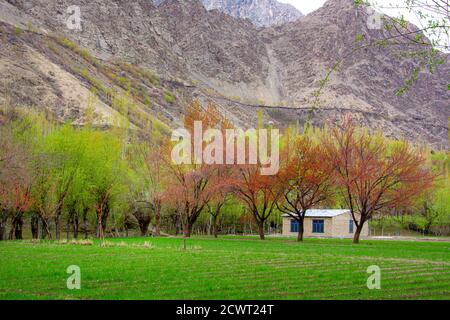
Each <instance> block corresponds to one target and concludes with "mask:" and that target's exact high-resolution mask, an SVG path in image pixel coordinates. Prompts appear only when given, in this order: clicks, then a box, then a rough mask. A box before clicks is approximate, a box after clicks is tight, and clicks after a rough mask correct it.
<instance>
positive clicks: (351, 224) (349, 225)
mask: <svg viewBox="0 0 450 320" xmlns="http://www.w3.org/2000/svg"><path fill="white" fill-rule="evenodd" d="M348 233H353V219H350V220H349V221H348Z"/></svg>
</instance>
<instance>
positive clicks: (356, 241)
mask: <svg viewBox="0 0 450 320" xmlns="http://www.w3.org/2000/svg"><path fill="white" fill-rule="evenodd" d="M363 225H364V224H363V223H361V222H360V223H359V224H358V226H357V227H356V231H355V234H354V236H353V243H355V244H357V243H359V236H360V235H361V231H362V228H363Z"/></svg>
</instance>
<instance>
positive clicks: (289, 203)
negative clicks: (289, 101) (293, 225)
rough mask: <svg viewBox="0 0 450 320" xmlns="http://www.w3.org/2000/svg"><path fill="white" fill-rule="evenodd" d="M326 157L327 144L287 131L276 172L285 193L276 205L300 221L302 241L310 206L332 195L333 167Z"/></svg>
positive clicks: (299, 232) (321, 202)
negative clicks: (293, 134)
mask: <svg viewBox="0 0 450 320" xmlns="http://www.w3.org/2000/svg"><path fill="white" fill-rule="evenodd" d="M324 158H325V149H324V147H323V146H322V145H321V144H319V143H316V142H314V141H313V139H311V138H310V137H308V136H293V137H292V135H290V134H289V133H287V134H286V142H285V144H284V147H283V149H282V152H281V159H282V160H281V168H280V172H279V174H278V175H277V177H278V180H279V181H278V184H277V186H278V188H280V189H281V194H282V196H281V198H280V201H279V202H278V203H277V207H278V209H279V210H280V211H281V212H283V213H285V214H288V215H289V216H290V217H291V218H293V219H295V220H296V221H297V222H298V237H297V240H298V241H303V231H304V219H305V215H306V212H307V210H309V209H312V208H314V207H316V206H318V205H320V204H323V203H325V202H330V200H331V198H332V193H333V187H332V177H333V167H332V166H331V164H330V162H329V161H324Z"/></svg>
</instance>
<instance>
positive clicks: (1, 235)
mask: <svg viewBox="0 0 450 320" xmlns="http://www.w3.org/2000/svg"><path fill="white" fill-rule="evenodd" d="M7 221H8V214H7V213H6V212H4V211H3V212H1V216H0V241H2V240H5V236H6V223H7Z"/></svg>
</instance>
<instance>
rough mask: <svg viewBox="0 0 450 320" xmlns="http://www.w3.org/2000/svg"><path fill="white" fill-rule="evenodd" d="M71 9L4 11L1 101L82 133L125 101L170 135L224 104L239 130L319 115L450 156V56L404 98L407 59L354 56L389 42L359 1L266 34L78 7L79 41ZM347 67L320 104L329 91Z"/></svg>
mask: <svg viewBox="0 0 450 320" xmlns="http://www.w3.org/2000/svg"><path fill="white" fill-rule="evenodd" d="M71 5H72V2H71V1H69V0H60V1H50V0H26V1H25V0H7V1H6V0H0V41H1V46H0V73H1V74H2V82H0V102H1V101H2V99H3V100H5V99H8V100H9V101H11V102H12V103H14V104H20V105H24V106H30V107H32V106H38V107H45V108H46V109H47V110H50V111H51V113H52V114H54V115H55V116H56V117H57V118H58V119H67V118H70V119H72V120H73V121H78V122H82V121H83V115H84V114H85V111H86V108H87V107H93V108H94V110H95V111H96V114H97V118H98V119H99V122H102V123H108V122H111V120H110V119H111V118H116V117H117V116H116V114H120V113H122V114H124V111H123V103H122V107H119V106H118V105H120V103H118V101H117V100H120V99H119V98H118V97H122V96H127V97H128V98H130V99H131V100H132V101H133V103H134V104H135V105H134V106H133V108H128V111H127V115H128V116H129V117H130V118H131V120H132V122H133V123H134V124H135V125H137V126H142V125H144V124H145V123H147V122H151V123H153V124H155V125H158V126H159V127H164V128H166V125H168V126H170V127H175V126H177V125H179V123H180V119H181V117H182V111H183V108H184V107H185V106H186V104H187V103H189V101H191V100H192V99H193V98H198V99H200V100H202V101H204V102H208V101H213V102H215V103H216V104H217V105H218V106H219V108H220V110H221V111H222V112H223V113H224V114H225V115H226V116H227V117H228V118H230V119H231V120H232V121H234V122H235V123H236V125H238V126H241V127H250V126H254V125H255V122H256V119H257V113H258V111H261V112H263V113H264V115H265V118H266V119H267V120H268V121H269V120H271V121H274V122H275V123H276V124H277V125H280V126H283V125H287V124H289V123H299V124H300V125H301V124H303V123H304V122H305V121H306V119H307V118H309V117H310V116H311V115H312V116H313V118H312V120H313V123H314V124H316V125H321V124H323V123H325V122H328V121H331V122H335V121H338V120H339V119H340V117H341V116H342V115H343V114H346V113H350V114H352V115H353V117H354V118H355V119H356V120H358V121H359V122H360V123H361V124H364V125H367V126H368V127H370V128H371V129H374V130H382V131H384V132H385V133H386V134H388V135H390V136H394V137H400V136H405V137H407V138H408V139H411V140H423V141H426V142H428V143H430V144H431V145H433V146H434V147H441V146H444V147H448V119H449V117H450V107H449V101H450V94H449V91H448V90H447V83H448V76H449V74H450V62H449V59H448V56H444V60H445V63H444V65H442V66H441V67H440V68H439V69H438V70H437V71H436V72H435V73H434V74H429V73H427V72H422V73H421V74H419V77H418V80H417V83H415V84H414V86H413V87H412V89H411V90H409V91H408V92H407V93H406V94H405V95H403V96H401V97H398V96H396V95H395V91H396V89H398V88H399V87H400V86H401V85H402V84H403V81H404V80H405V78H406V77H407V76H408V74H409V73H410V72H411V71H412V69H413V68H414V67H415V66H417V65H418V62H417V61H415V60H414V59H413V58H410V57H405V56H404V55H400V54H399V50H398V49H399V48H391V47H366V48H364V49H361V50H356V51H355V50H354V48H355V46H357V44H356V43H355V38H356V36H357V35H361V34H362V35H363V36H364V38H365V39H366V40H367V41H370V40H371V39H377V38H379V37H380V35H381V32H382V31H378V30H372V29H369V28H368V27H367V19H368V17H367V13H366V12H365V10H364V8H356V7H355V6H354V4H353V1H352V0H329V1H328V2H327V3H326V4H325V6H324V7H323V8H321V9H319V10H317V11H315V12H314V13H313V14H310V15H308V16H306V17H303V18H302V19H299V20H297V21H295V22H290V23H286V24H283V25H276V26H272V27H268V28H257V27H256V26H255V25H254V24H253V23H251V22H250V21H249V20H247V19H235V18H233V17H231V16H230V15H228V14H225V13H223V12H220V11H218V10H211V11H208V10H207V9H205V7H204V6H203V5H202V4H201V2H200V1H199V0H165V1H164V2H162V3H161V4H160V5H158V6H157V5H154V4H153V3H152V2H151V1H148V0H136V1H133V2H126V1H119V0H115V1H106V0H90V1H88V0H80V1H79V2H78V5H79V6H80V9H81V26H82V30H70V29H67V27H66V21H67V18H68V13H67V8H68V7H69V6H71ZM403 50H405V48H403ZM340 60H342V63H341V64H340V65H339V68H337V70H336V71H335V72H333V73H332V76H331V78H330V81H329V82H328V83H327V84H326V85H325V87H324V88H323V90H322V94H321V95H320V100H319V101H317V100H316V99H315V98H314V93H315V92H316V91H317V89H318V88H319V87H320V85H321V80H322V79H323V78H324V76H325V74H326V72H327V70H329V69H330V68H331V67H332V66H333V65H335V63H336V61H340ZM72 88H73V89H72ZM317 102H318V103H317ZM130 110H132V111H130ZM166 129H167V128H166Z"/></svg>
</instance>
